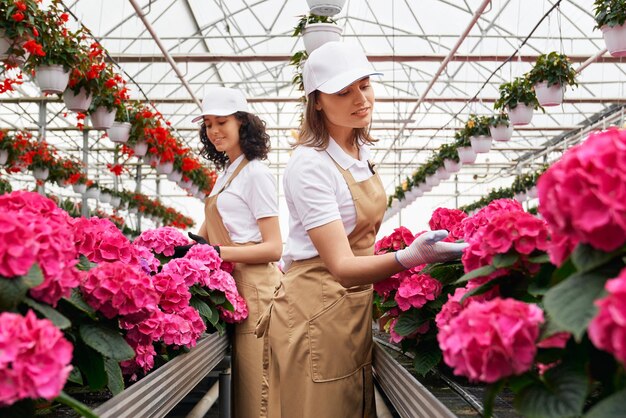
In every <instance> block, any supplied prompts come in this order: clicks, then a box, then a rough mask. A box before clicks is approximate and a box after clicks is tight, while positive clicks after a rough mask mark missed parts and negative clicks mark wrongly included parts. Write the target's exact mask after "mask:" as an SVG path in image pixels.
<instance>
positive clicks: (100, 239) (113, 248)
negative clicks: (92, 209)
mask: <svg viewBox="0 0 626 418" xmlns="http://www.w3.org/2000/svg"><path fill="white" fill-rule="evenodd" d="M72 223H73V226H74V233H75V235H76V247H77V248H78V251H79V252H80V253H81V254H82V255H84V256H85V257H87V259H89V261H91V262H92V263H101V262H113V261H121V262H122V263H125V264H134V265H139V259H138V257H137V252H136V250H135V248H134V247H133V245H132V244H131V243H130V241H129V240H128V238H126V237H125V236H124V234H122V232H121V231H120V230H119V229H118V228H117V227H116V226H115V224H114V223H113V222H111V221H110V220H108V219H101V218H98V217H95V216H94V217H91V218H89V219H87V218H76V219H75V220H73V222H72Z"/></svg>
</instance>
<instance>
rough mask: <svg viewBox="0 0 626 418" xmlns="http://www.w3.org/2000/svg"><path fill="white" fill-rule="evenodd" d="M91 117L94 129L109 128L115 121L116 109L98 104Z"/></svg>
mask: <svg viewBox="0 0 626 418" xmlns="http://www.w3.org/2000/svg"><path fill="white" fill-rule="evenodd" d="M89 117H90V118H91V127H92V128H94V129H109V128H110V127H111V126H113V122H115V109H113V110H109V109H107V108H106V107H104V106H98V107H97V108H96V110H94V111H93V112H92V113H91V114H90V115H89Z"/></svg>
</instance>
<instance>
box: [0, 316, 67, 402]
mask: <svg viewBox="0 0 626 418" xmlns="http://www.w3.org/2000/svg"><path fill="white" fill-rule="evenodd" d="M72 350H73V347H72V344H70V343H69V341H67V340H66V339H65V338H64V337H63V333H62V332H61V331H60V330H59V329H58V328H56V327H55V326H54V324H52V322H50V321H49V320H47V319H37V317H36V316H35V314H34V313H33V311H28V312H27V313H26V316H21V315H19V314H15V313H10V312H3V313H0V407H3V406H9V405H11V404H13V403H15V402H16V401H19V400H21V399H26V398H31V399H38V398H45V399H48V400H52V399H54V398H56V397H57V396H58V395H59V393H60V392H61V390H62V389H63V386H64V385H65V382H66V381H67V377H68V376H69V374H70V371H71V370H72V366H71V365H70V363H71V361H72Z"/></svg>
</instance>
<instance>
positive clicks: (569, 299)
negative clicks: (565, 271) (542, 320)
mask: <svg viewBox="0 0 626 418" xmlns="http://www.w3.org/2000/svg"><path fill="white" fill-rule="evenodd" d="M608 277H609V276H606V275H605V274H604V273H603V272H602V271H594V272H591V273H578V274H575V275H573V276H571V277H569V278H568V279H566V280H564V281H562V282H561V283H559V284H558V285H556V286H554V287H553V288H551V289H550V290H548V292H546V294H545V296H544V297H543V304H544V307H545V310H546V312H547V313H548V315H550V318H552V320H554V322H555V325H556V326H558V327H561V328H562V329H564V330H566V331H569V332H571V333H572V334H574V336H575V337H576V340H577V341H580V338H581V337H582V336H583V334H584V333H585V330H586V329H587V324H589V321H591V319H592V318H593V317H594V316H595V315H596V313H597V311H598V308H597V307H596V306H595V305H594V301H595V300H596V299H598V298H600V297H602V296H603V295H604V294H605V290H604V284H605V283H606V281H607V278H608Z"/></svg>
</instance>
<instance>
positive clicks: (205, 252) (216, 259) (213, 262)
mask: <svg viewBox="0 0 626 418" xmlns="http://www.w3.org/2000/svg"><path fill="white" fill-rule="evenodd" d="M183 258H187V259H189V260H197V261H200V262H201V263H202V264H204V265H205V267H207V268H208V269H209V270H211V271H214V270H217V269H219V268H220V266H221V265H222V259H221V258H220V256H219V254H217V251H215V249H214V248H213V247H212V246H211V245H206V244H197V245H194V246H193V247H191V248H190V249H189V251H187V254H185V256H184V257H183Z"/></svg>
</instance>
